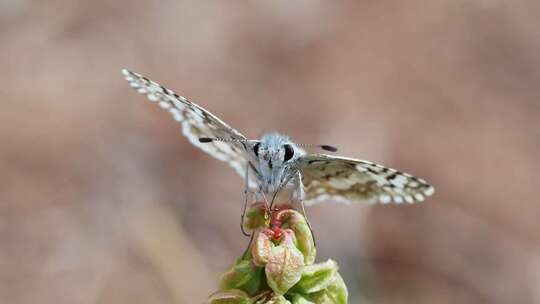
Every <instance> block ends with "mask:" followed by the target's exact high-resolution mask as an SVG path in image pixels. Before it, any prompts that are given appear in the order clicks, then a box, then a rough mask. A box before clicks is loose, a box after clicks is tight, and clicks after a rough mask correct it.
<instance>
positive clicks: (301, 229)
mask: <svg viewBox="0 0 540 304" xmlns="http://www.w3.org/2000/svg"><path fill="white" fill-rule="evenodd" d="M275 217H276V218H277V221H279V222H281V223H282V227H283V228H287V227H288V228H290V229H292V230H293V231H294V235H295V236H296V244H297V247H298V249H299V250H300V251H301V252H302V254H303V255H304V263H305V264H306V265H311V264H313V262H314V261H315V257H316V256H317V249H316V248H315V243H314V241H313V234H312V233H311V229H310V228H309V225H308V223H307V222H306V219H305V218H304V216H302V214H300V213H299V212H298V211H296V210H293V209H284V210H280V211H279V212H278V213H277V214H276V216H275Z"/></svg>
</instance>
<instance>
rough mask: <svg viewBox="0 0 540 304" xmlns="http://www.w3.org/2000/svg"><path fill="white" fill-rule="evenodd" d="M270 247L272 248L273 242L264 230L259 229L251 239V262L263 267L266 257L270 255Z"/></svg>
mask: <svg viewBox="0 0 540 304" xmlns="http://www.w3.org/2000/svg"><path fill="white" fill-rule="evenodd" d="M266 230H269V229H266ZM272 248H274V244H273V243H272V241H271V240H270V237H269V236H268V234H266V233H265V230H259V231H258V232H257V234H256V236H255V238H254V240H253V245H252V247H251V255H252V256H253V263H254V264H255V265H257V266H259V267H264V266H265V265H266V263H267V262H268V258H269V256H270V253H271V251H272Z"/></svg>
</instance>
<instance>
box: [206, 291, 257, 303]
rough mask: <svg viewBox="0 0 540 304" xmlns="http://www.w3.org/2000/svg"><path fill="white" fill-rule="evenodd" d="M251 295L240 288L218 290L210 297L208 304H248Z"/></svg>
mask: <svg viewBox="0 0 540 304" xmlns="http://www.w3.org/2000/svg"><path fill="white" fill-rule="evenodd" d="M248 303H249V296H248V295H247V294H246V293H245V292H243V291H241V290H238V289H231V290H225V291H218V292H215V293H213V294H212V295H211V296H210V297H209V298H208V304H248Z"/></svg>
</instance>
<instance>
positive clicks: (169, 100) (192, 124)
mask: <svg viewBox="0 0 540 304" xmlns="http://www.w3.org/2000/svg"><path fill="white" fill-rule="evenodd" d="M122 74H124V76H125V78H126V80H127V81H128V83H129V85H130V86H131V87H133V88H135V89H136V90H137V92H139V93H140V94H143V95H146V97H147V98H148V99H149V100H150V101H152V102H155V103H157V104H159V106H160V107H161V108H163V109H165V110H167V111H168V112H169V113H170V114H171V115H172V117H173V118H174V120H176V121H177V122H179V123H181V124H182V132H183V133H184V135H185V136H186V137H187V138H188V140H189V141H190V142H191V143H192V144H193V145H194V146H196V147H198V148H200V149H201V150H203V151H205V152H206V153H208V154H210V155H212V156H213V157H215V158H217V159H219V160H222V161H224V162H227V163H228V164H229V165H230V166H231V167H233V168H234V169H235V170H236V172H238V174H240V176H242V177H244V175H245V172H246V164H247V161H248V154H247V152H246V147H245V146H244V143H242V142H240V141H238V140H246V137H245V136H244V135H242V134H241V133H240V132H238V131H236V130H235V129H233V128H231V127H230V126H228V125H227V124H226V123H224V122H223V121H222V120H221V119H219V118H217V117H216V116H215V115H213V114H212V113H210V112H208V111H207V110H205V109H204V108H203V107H201V106H199V105H197V104H195V103H193V102H191V101H189V100H188V99H187V98H185V97H183V96H179V95H178V94H176V93H175V92H173V91H172V90H170V89H168V88H166V87H164V86H162V85H160V84H158V83H156V82H154V81H152V80H149V79H148V78H146V77H144V76H142V75H140V74H138V73H135V72H131V71H128V70H125V69H124V70H122ZM201 137H210V138H221V139H225V140H229V139H232V140H235V141H228V142H223V141H212V142H209V143H201V142H199V138H201ZM250 184H253V181H251V182H250Z"/></svg>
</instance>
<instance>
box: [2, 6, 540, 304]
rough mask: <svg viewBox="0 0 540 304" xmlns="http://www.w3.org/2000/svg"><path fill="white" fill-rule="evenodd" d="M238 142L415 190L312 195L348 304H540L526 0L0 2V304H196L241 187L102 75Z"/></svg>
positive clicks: (534, 113) (236, 242) (539, 33)
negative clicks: (380, 200) (321, 158)
mask: <svg viewBox="0 0 540 304" xmlns="http://www.w3.org/2000/svg"><path fill="white" fill-rule="evenodd" d="M124 67H125V68H129V69H133V70H134V71H138V72H140V73H143V74H144V75H146V76H148V77H149V78H151V79H154V80H155V81H158V82H160V83H162V84H164V85H166V86H168V87H170V88H171V89H173V90H175V91H177V92H178V93H181V94H183V95H185V96H188V97H190V98H191V99H193V100H195V101H196V102H199V103H200V104H201V105H203V106H204V107H206V108H208V109H210V110H211V111H212V112H213V113H215V114H216V115H218V116H220V117H222V118H223V119H224V120H225V121H227V122H228V123H229V124H231V125H232V126H233V127H235V128H237V129H238V130H240V131H241V132H243V133H244V134H246V135H247V136H249V137H258V136H260V135H261V134H262V133H263V132H265V131H272V130H277V131H281V132H285V133H287V134H289V135H291V136H292V137H293V138H294V139H295V140H297V141H299V142H303V143H328V144H333V145H336V146H338V147H340V148H341V151H340V154H342V155H346V156H350V157H357V158H362V159H368V160H372V161H376V162H380V163H383V164H385V165H388V166H391V167H396V168H400V169H402V170H405V171H408V172H411V173H414V174H416V175H419V176H421V177H424V178H426V179H427V180H429V181H431V182H432V183H433V184H434V185H435V187H436V189H437V192H436V195H435V197H433V198H431V199H429V200H428V201H427V202H426V203H422V204H419V205H411V206H396V205H385V206H380V205H378V206H365V205H351V206H345V205H337V204H326V205H317V206H314V207H312V208H310V209H309V215H310V219H311V222H312V225H313V226H314V229H315V234H316V236H317V238H318V246H319V259H320V260H322V259H327V258H333V259H336V260H337V261H338V262H339V264H340V266H341V272H342V274H343V275H344V277H345V280H346V282H347V285H348V287H349V291H350V294H351V300H350V303H540V222H539V221H538V219H537V218H538V216H539V215H540V202H539V199H538V198H539V195H538V193H537V191H538V186H540V184H539V182H538V181H539V178H538V172H539V171H540V166H539V163H540V162H539V161H540V160H539V153H540V123H539V119H540V86H539V84H540V4H539V2H538V1H533V0H523V1H512V2H510V1H502V0H492V1H482V0H474V1H473V0H434V1H352V0H350V1H340V2H339V3H338V2H337V1H322V0H315V1H306V0H299V1H286V0H272V1H270V0H261V1H215V0H214V1H196V0H191V1H160V2H157V1H155V2H152V1H125V0H124V1H103V0H100V1H82V0H79V1H67V0H66V1H60V0H49V1H30V0H25V1H23V0H3V1H0V68H1V73H0V80H1V86H0V100H1V102H2V110H1V111H0V144H1V148H0V204H1V205H0V303H21V304H26V303H28V304H30V303H31V304H36V303H40V304H49V303H51V304H52V303H54V304H63V303H118V304H120V303H130V304H134V303H203V302H204V301H205V299H206V296H207V295H209V294H210V293H211V292H213V291H214V290H215V289H216V288H217V278H218V275H219V274H220V273H221V272H223V271H224V270H225V269H226V268H227V267H228V266H229V265H230V263H232V262H233V260H234V259H235V258H236V257H237V256H238V255H239V254H240V253H241V252H242V250H243V249H244V247H245V246H246V243H247V239H245V238H244V237H242V236H241V234H240V231H239V228H238V224H239V216H240V210H241V201H240V200H241V191H242V181H241V180H240V179H239V178H238V177H237V176H236V174H235V173H234V172H233V170H231V169H230V168H229V167H228V166H226V165H225V164H222V163H220V162H218V161H217V160H214V159H212V158H211V157H209V156H208V155H206V154H204V153H203V152H201V151H199V150H197V149H196V148H194V147H192V146H191V145H190V144H189V143H188V142H187V141H186V140H185V139H184V138H183V137H182V135H181V133H180V132H179V130H178V129H179V126H178V125H177V124H176V123H175V122H174V121H173V120H172V119H171V118H170V117H169V115H168V114H167V113H165V112H164V111H162V110H161V109H159V107H157V106H155V105H151V104H150V103H148V102H146V101H145V99H144V98H143V97H142V96H139V95H137V94H136V93H135V92H134V91H133V90H132V89H130V88H129V87H128V86H127V84H126V82H125V80H124V79H123V77H122V76H121V74H120V69H121V68H124Z"/></svg>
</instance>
